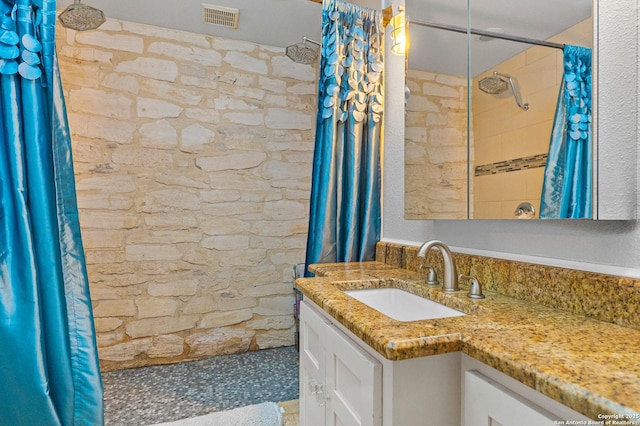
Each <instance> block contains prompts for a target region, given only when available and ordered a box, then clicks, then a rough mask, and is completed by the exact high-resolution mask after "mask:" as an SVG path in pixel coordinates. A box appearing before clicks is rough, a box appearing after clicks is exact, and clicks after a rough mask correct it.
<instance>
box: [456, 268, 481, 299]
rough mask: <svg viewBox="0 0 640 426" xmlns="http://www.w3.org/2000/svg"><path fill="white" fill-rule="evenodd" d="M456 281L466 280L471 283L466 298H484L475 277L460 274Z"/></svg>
mask: <svg viewBox="0 0 640 426" xmlns="http://www.w3.org/2000/svg"><path fill="white" fill-rule="evenodd" d="M458 279H459V280H461V279H467V280H469V281H470V282H471V288H469V293H467V297H469V298H471V299H484V298H485V295H484V294H483V293H482V286H481V285H480V283H479V282H478V280H477V279H476V278H475V277H472V276H471V275H464V274H460V275H458Z"/></svg>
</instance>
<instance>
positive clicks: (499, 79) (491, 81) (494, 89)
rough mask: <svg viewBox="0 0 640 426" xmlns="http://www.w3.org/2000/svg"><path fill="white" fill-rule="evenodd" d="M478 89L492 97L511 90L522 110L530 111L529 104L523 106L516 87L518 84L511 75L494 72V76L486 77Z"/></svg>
mask: <svg viewBox="0 0 640 426" xmlns="http://www.w3.org/2000/svg"><path fill="white" fill-rule="evenodd" d="M478 87H479V88H480V90H482V91H483V92H484V93H488V94H490V95H499V94H500V93H503V92H504V91H505V90H507V88H509V87H510V88H511V93H512V94H513V97H514V99H515V100H516V104H518V107H520V108H522V110H524V111H527V110H529V104H528V103H525V104H523V103H522V101H521V100H520V91H519V90H518V87H517V86H516V82H515V80H514V79H513V77H511V76H510V75H507V74H502V73H500V72H498V71H494V72H493V75H492V76H490V77H485V78H483V79H482V80H480V81H479V82H478Z"/></svg>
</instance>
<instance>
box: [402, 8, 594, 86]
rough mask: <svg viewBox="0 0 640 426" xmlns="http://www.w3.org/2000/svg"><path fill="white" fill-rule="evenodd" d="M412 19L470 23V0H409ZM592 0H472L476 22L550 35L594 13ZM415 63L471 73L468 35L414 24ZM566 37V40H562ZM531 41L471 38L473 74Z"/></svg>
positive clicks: (418, 66) (482, 26) (487, 26)
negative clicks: (468, 5)
mask: <svg viewBox="0 0 640 426" xmlns="http://www.w3.org/2000/svg"><path fill="white" fill-rule="evenodd" d="M405 4H406V9H407V16H408V17H409V22H411V20H422V21H431V22H438V23H442V24H449V25H456V26H460V27H466V26H467V20H468V18H467V0H405ZM591 8H592V0H470V20H469V21H470V26H471V27H472V28H476V29H480V30H488V29H490V28H496V27H497V28H502V29H504V30H505V31H504V32H505V34H509V35H514V36H520V37H527V38H533V39H537V40H546V39H548V38H550V37H552V36H554V35H556V34H558V33H561V32H562V31H564V30H565V29H567V28H569V27H571V26H573V25H575V24H577V23H579V22H581V21H584V20H585V19H586V18H588V17H589V16H591ZM409 28H410V37H411V47H410V50H409V52H410V53H409V66H410V68H413V69H422V70H429V71H434V72H439V73H444V74H451V75H460V76H464V75H466V74H467V63H468V60H467V55H466V44H467V35H466V34H459V33H454V32H450V31H445V30H441V29H430V28H425V27H422V26H419V25H417V24H413V25H411V24H410V27H409ZM560 42H562V41H560ZM529 47H531V46H530V45H528V44H524V43H517V42H512V41H504V40H491V41H488V42H482V41H479V40H478V37H476V36H472V38H471V57H470V69H471V76H475V75H478V74H480V73H482V72H484V71H486V70H488V69H490V68H492V67H493V66H494V65H495V64H498V63H501V62H503V61H505V60H506V59H508V58H510V57H512V56H515V55H517V54H518V53H520V52H521V51H523V50H525V49H528V48H529Z"/></svg>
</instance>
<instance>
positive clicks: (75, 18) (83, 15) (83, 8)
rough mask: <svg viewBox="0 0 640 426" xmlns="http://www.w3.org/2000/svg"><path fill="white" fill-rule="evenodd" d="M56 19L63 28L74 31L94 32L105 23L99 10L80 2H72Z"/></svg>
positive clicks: (77, 0) (78, 0)
mask: <svg viewBox="0 0 640 426" xmlns="http://www.w3.org/2000/svg"><path fill="white" fill-rule="evenodd" d="M58 19H59V20H60V23H62V26H63V27H65V28H69V29H72V30H76V31H86V30H95V29H96V28H98V27H99V26H100V25H102V24H103V23H104V21H105V18H104V13H103V12H102V11H101V10H100V9H96V8H94V7H91V6H87V5H86V4H82V3H80V0H74V1H73V4H70V5H69V6H67V8H66V9H65V10H64V11H63V12H62V13H61V14H60V16H58Z"/></svg>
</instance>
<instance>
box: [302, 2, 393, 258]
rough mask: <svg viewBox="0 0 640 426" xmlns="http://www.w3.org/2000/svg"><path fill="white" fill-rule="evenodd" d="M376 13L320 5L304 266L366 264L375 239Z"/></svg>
mask: <svg viewBox="0 0 640 426" xmlns="http://www.w3.org/2000/svg"><path fill="white" fill-rule="evenodd" d="M382 39H383V27H382V12H381V11H378V10H373V9H368V8H362V7H359V6H356V5H353V4H350V3H346V2H343V1H340V0H325V2H324V4H323V10H322V57H321V61H320V81H319V84H318V94H319V96H318V116H317V126H316V142H315V152H314V160H313V175H312V187H311V203H310V219H309V234H308V235H309V236H308V241H307V257H306V264H307V266H308V265H309V264H312V263H326V262H349V261H363V260H373V258H374V256H375V245H376V242H377V241H378V240H379V239H380V216H381V214H380V187H381V184H380V182H381V170H380V146H381V126H382V111H383V88H382V71H383V58H382V52H381V48H382Z"/></svg>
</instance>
